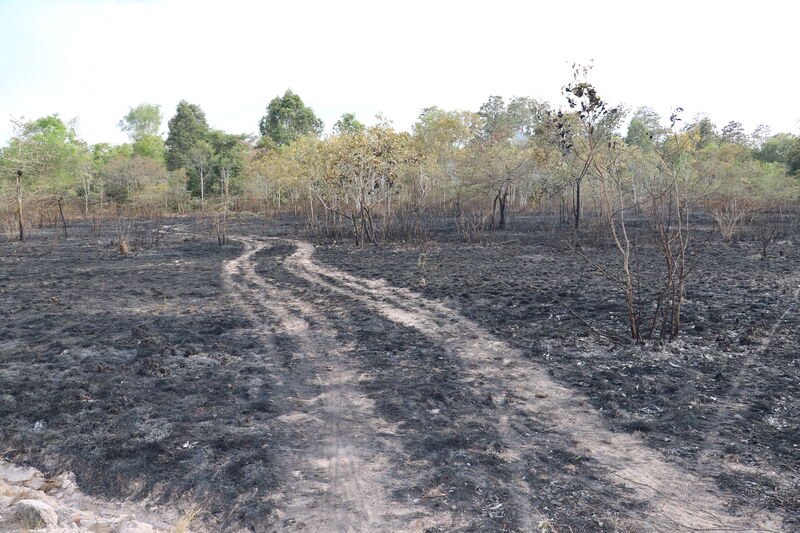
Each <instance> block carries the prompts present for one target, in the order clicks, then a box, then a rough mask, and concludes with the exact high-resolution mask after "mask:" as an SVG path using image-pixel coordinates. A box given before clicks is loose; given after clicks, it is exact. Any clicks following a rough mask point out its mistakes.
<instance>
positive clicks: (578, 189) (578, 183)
mask: <svg viewBox="0 0 800 533" xmlns="http://www.w3.org/2000/svg"><path fill="white" fill-rule="evenodd" d="M580 225H581V180H578V181H576V182H575V229H578V228H579V227H580Z"/></svg>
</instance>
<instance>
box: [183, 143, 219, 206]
mask: <svg viewBox="0 0 800 533" xmlns="http://www.w3.org/2000/svg"><path fill="white" fill-rule="evenodd" d="M188 158H189V162H190V164H191V167H190V168H189V169H188V170H191V171H192V173H190V181H189V184H190V187H191V186H192V179H191V177H192V176H195V177H196V178H197V181H196V182H195V183H194V184H195V185H196V186H197V187H199V193H200V209H201V210H203V209H205V201H206V185H207V181H208V179H209V177H210V176H211V172H212V168H213V167H212V165H213V163H214V147H212V146H211V143H209V142H208V141H205V140H200V141H198V142H196V143H195V144H194V146H192V149H191V150H189V154H188ZM191 188H192V189H193V190H194V187H191Z"/></svg>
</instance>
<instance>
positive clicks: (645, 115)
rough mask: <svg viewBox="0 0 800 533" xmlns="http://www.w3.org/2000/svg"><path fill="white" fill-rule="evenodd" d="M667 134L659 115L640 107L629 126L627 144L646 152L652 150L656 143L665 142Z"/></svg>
mask: <svg viewBox="0 0 800 533" xmlns="http://www.w3.org/2000/svg"><path fill="white" fill-rule="evenodd" d="M665 132H666V130H665V129H664V127H663V126H662V125H661V117H660V116H659V114H658V113H656V112H655V111H654V110H653V109H652V108H650V107H640V108H639V109H637V110H636V111H635V112H634V113H633V117H631V121H630V123H629V124H628V134H627V135H626V136H625V144H627V145H628V146H638V147H639V148H641V149H642V150H645V151H648V150H652V149H653V147H654V146H655V145H656V143H659V142H662V141H663V139H664V135H665Z"/></svg>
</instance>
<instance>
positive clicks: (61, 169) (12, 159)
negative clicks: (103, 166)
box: [2, 114, 90, 240]
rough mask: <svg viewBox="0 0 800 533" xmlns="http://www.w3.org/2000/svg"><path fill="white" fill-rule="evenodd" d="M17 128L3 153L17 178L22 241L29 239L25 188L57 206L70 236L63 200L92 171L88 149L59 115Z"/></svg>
mask: <svg viewBox="0 0 800 533" xmlns="http://www.w3.org/2000/svg"><path fill="white" fill-rule="evenodd" d="M14 125H15V129H16V135H15V136H14V137H13V138H12V139H11V142H10V143H9V146H8V147H6V148H5V149H4V150H3V153H2V166H3V167H5V168H8V169H9V170H11V171H12V172H13V174H14V175H15V181H16V198H17V202H16V203H17V205H16V211H17V222H18V225H19V232H20V233H19V235H20V240H24V238H25V231H24V223H23V196H24V194H25V191H24V189H25V188H27V189H28V192H29V193H32V194H36V195H39V196H45V197H47V198H49V199H50V200H52V201H54V202H55V203H56V204H57V206H58V209H59V214H60V216H61V222H62V225H63V228H64V235H65V236H66V235H67V222H66V218H65V217H64V211H63V201H64V198H65V197H66V196H67V195H70V194H74V193H75V191H76V188H75V185H76V183H77V182H78V179H79V176H81V175H82V174H83V173H84V172H85V171H86V169H87V168H88V163H87V162H88V161H89V160H90V155H89V150H88V147H87V146H86V144H85V143H84V142H82V141H81V140H80V139H78V137H77V134H76V132H75V128H74V127H73V126H72V125H71V124H67V123H65V122H64V121H63V120H61V118H60V117H59V116H58V115H57V114H54V115H49V116H47V117H42V118H40V119H37V120H33V121H27V122H26V121H22V120H20V121H16V122H14Z"/></svg>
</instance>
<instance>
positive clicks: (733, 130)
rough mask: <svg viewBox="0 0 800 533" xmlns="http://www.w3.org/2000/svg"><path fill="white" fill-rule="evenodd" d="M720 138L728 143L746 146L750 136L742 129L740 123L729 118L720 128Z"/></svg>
mask: <svg viewBox="0 0 800 533" xmlns="http://www.w3.org/2000/svg"><path fill="white" fill-rule="evenodd" d="M720 140H721V141H722V142H726V143H728V144H738V145H740V146H747V145H748V144H749V142H750V138H749V137H748V135H747V132H745V131H744V126H742V123H741V122H737V121H735V120H731V121H730V122H728V123H727V124H726V125H725V126H724V127H723V128H722V131H721V132H720Z"/></svg>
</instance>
